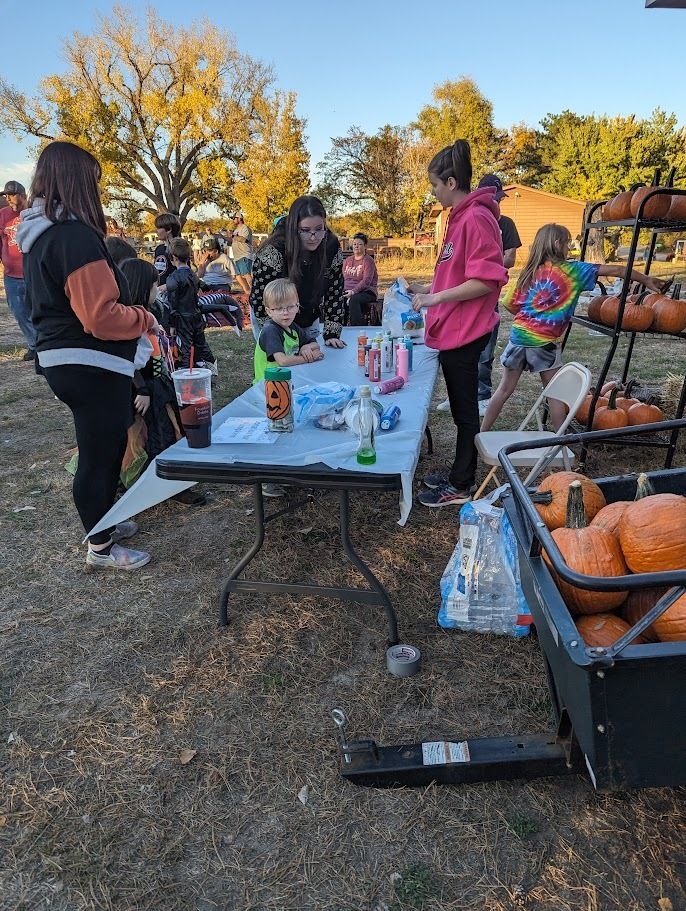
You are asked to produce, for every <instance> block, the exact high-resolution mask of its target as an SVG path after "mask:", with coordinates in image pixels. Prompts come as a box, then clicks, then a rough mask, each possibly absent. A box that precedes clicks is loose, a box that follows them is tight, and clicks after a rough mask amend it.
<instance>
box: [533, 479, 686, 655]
mask: <svg viewBox="0 0 686 911" xmlns="http://www.w3.org/2000/svg"><path fill="white" fill-rule="evenodd" d="M532 499H533V501H534V504H535V505H536V509H537V511H538V513H539V515H540V516H541V518H542V520H543V521H544V522H545V524H546V526H547V527H548V529H549V530H550V532H551V534H552V538H553V540H554V541H555V544H556V545H557V547H558V548H559V550H560V553H561V554H562V557H563V559H564V561H565V563H566V564H567V566H569V567H570V569H573V570H575V571H576V572H578V573H583V574H584V575H588V576H601V577H604V578H607V577H613V576H624V575H627V574H629V573H650V572H662V571H667V570H683V569H686V497H683V496H680V495H679V494H673V493H659V494H656V493H655V492H654V490H653V487H652V485H651V483H650V480H649V479H648V477H647V476H646V475H644V474H641V475H640V476H639V478H638V481H637V485H636V499H635V500H633V501H628V500H626V501H625V500H620V501H616V502H614V503H609V504H608V503H607V502H606V500H605V497H604V495H603V492H602V490H601V489H600V487H598V485H597V484H596V483H595V482H594V481H592V480H591V479H590V478H587V477H585V476H584V475H582V474H579V473H577V472H575V471H561V472H557V473H555V474H551V475H549V476H548V477H547V478H545V480H544V481H543V482H542V483H541V485H540V487H539V488H538V490H537V491H536V493H534V494H532ZM543 557H544V559H545V560H546V562H547V564H548V566H549V568H550V571H551V573H552V575H553V578H554V579H555V582H556V584H557V586H558V588H559V590H560V594H561V595H562V598H563V599H564V602H565V604H566V605H567V607H568V608H569V611H570V613H571V614H572V616H574V618H575V622H576V625H577V629H578V631H579V634H580V636H581V637H582V638H583V640H584V642H586V644H587V645H589V646H605V647H607V646H609V645H612V643H613V642H615V641H616V640H617V639H619V637H620V636H623V635H624V634H625V633H627V632H629V630H630V629H631V627H632V626H634V625H635V624H636V623H637V622H638V620H639V619H640V618H641V617H643V616H644V615H645V614H646V613H647V612H648V611H649V610H650V608H651V607H653V606H654V605H655V604H656V603H657V602H658V600H659V599H660V598H661V597H662V596H663V595H664V594H665V592H666V591H667V589H666V588H645V589H639V590H637V591H632V592H631V593H629V592H628V591H618V592H598V591H586V590H585V589H581V588H576V587H575V586H573V585H569V584H568V583H567V582H564V581H563V580H562V579H561V578H559V576H558V575H557V573H556V572H555V570H554V569H553V567H552V565H551V564H550V561H549V559H548V555H547V554H546V553H545V552H544V553H543ZM615 611H618V613H615ZM658 641H660V642H675V641H686V594H683V595H681V597H680V598H678V599H677V600H676V601H675V602H674V603H673V604H672V605H671V606H670V607H668V608H667V610H666V611H665V613H663V614H662V616H660V617H659V618H658V619H657V620H655V622H654V623H653V624H651V626H649V627H648V628H647V629H646V630H645V632H644V633H643V634H642V635H640V636H637V637H636V638H635V639H634V640H633V643H636V644H637V643H643V642H658Z"/></svg>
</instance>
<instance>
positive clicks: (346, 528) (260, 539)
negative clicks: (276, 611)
mask: <svg viewBox="0 0 686 911" xmlns="http://www.w3.org/2000/svg"><path fill="white" fill-rule="evenodd" d="M339 497H340V532H341V544H342V545H343V550H344V552H345V554H346V556H347V557H348V559H349V560H350V562H351V563H352V564H353V566H354V567H355V568H356V569H357V571H358V572H359V573H360V574H361V575H362V576H363V578H364V579H365V580H366V581H367V582H368V583H369V586H370V587H369V588H368V589H367V588H344V587H343V586H330V585H314V584H310V583H302V582H297V583H296V582H258V581H253V580H250V579H239V578H238V576H240V574H241V573H242V572H243V570H244V569H245V568H246V567H247V565H248V564H249V563H250V561H251V560H253V559H254V557H255V556H256V555H257V554H258V553H259V551H260V549H261V548H262V545H263V544H264V538H265V527H266V525H267V523H268V522H270V521H271V520H272V519H273V518H276V517H277V516H280V515H284V514H285V513H288V512H290V511H291V510H292V507H289V508H287V509H284V510H280V511H279V512H278V513H275V514H274V515H270V516H267V517H265V514H264V501H263V499H262V486H261V484H254V485H253V501H254V504H255V510H254V512H255V523H256V528H255V540H254V542H253V544H252V546H251V547H250V549H249V550H248V551H247V553H245V554H244V555H243V556H242V557H241V559H240V560H239V561H238V563H236V565H235V566H234V567H233V569H232V570H231V572H230V573H229V575H228V577H227V579H226V582H225V583H224V587H223V588H222V592H221V595H220V599H219V626H227V625H228V602H229V595H230V594H231V592H239V591H242V592H249V593H252V594H254V593H256V592H262V593H265V594H278V595H282V594H293V595H315V596H319V597H322V598H338V599H340V600H341V601H356V602H358V603H360V604H370V605H373V606H378V605H381V606H382V607H383V608H384V610H385V612H386V619H387V623H388V640H389V643H388V644H389V645H397V643H398V619H397V617H396V613H395V610H394V608H393V605H392V603H391V599H390V598H389V596H388V593H387V592H386V589H385V588H384V587H383V585H382V584H381V583H380V582H379V580H378V579H377V578H376V576H375V575H374V573H373V572H372V571H371V569H369V567H368V566H367V565H366V563H364V562H363V560H362V559H361V557H360V556H359V555H358V554H357V553H356V552H355V549H354V548H353V545H352V542H351V540H350V504H349V499H348V491H347V490H341V491H339Z"/></svg>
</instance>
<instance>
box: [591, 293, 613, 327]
mask: <svg viewBox="0 0 686 911" xmlns="http://www.w3.org/2000/svg"><path fill="white" fill-rule="evenodd" d="M607 299H608V297H607V295H606V294H599V295H598V296H597V297H592V298H591V300H590V301H589V304H588V307H587V308H586V314H587V316H588V318H589V319H592V320H593V322H594V323H599V322H600V308H601V307H602V306H603V304H604V302H605V301H606V300H607Z"/></svg>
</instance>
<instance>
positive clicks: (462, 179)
mask: <svg viewBox="0 0 686 911" xmlns="http://www.w3.org/2000/svg"><path fill="white" fill-rule="evenodd" d="M429 171H430V172H431V173H432V174H435V175H436V177H438V179H439V180H441V181H442V182H443V183H445V182H446V181H447V180H448V178H449V177H453V178H454V179H455V182H456V183H457V189H458V190H462V191H463V192H464V193H469V192H470V191H471V189H472V153H471V150H470V148H469V143H468V142H467V140H466V139H457V140H456V141H455V142H454V143H453V144H452V145H451V146H446V147H445V148H444V149H441V151H440V152H438V154H436V155H434V157H433V158H432V159H431V161H430V162H429Z"/></svg>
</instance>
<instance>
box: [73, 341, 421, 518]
mask: <svg viewBox="0 0 686 911" xmlns="http://www.w3.org/2000/svg"><path fill="white" fill-rule="evenodd" d="M359 332H360V330H359V329H355V328H348V329H344V330H343V338H344V340H345V341H346V342H347V343H348V347H347V348H341V349H337V348H323V350H324V359H323V360H321V361H318V362H317V363H315V364H307V365H303V366H301V367H293V368H291V369H292V372H293V385H294V388H295V389H298V388H300V387H302V386H304V385H307V384H311V383H321V382H328V381H331V380H336V381H337V382H340V383H347V384H349V385H351V386H361V385H363V384H364V383H368V380H367V379H366V378H365V376H364V372H363V370H362V368H360V367H358V365H357V336H358V335H359ZM320 344H322V345H323V343H322V341H321V340H320ZM413 362H414V363H413V367H414V369H413V371H412V373H411V374H410V381H409V383H407V384H406V385H405V386H404V387H403V389H401V390H400V391H399V392H394V393H393V394H391V395H385V396H379V395H375V398H377V399H378V400H379V401H381V402H382V403H383V404H384V406H388V405H392V404H395V405H398V406H399V408H400V410H401V412H402V413H401V416H400V420H399V421H398V423H397V424H396V426H395V429H394V430H392V431H389V432H386V433H384V432H379V433H378V434H377V435H376V463H375V464H374V465H365V466H362V465H359V464H358V463H357V459H356V453H357V446H358V441H357V437H356V435H354V434H353V433H352V432H351V431H349V430H347V429H343V430H320V429H319V428H318V427H315V426H314V425H313V424H305V425H303V426H296V428H295V430H294V431H293V433H281V434H279V435H278V439H277V440H276V442H275V443H272V444H268V445H256V444H251V443H240V444H223V443H213V444H212V445H211V446H209V447H207V448H205V449H191V448H190V447H189V446H188V444H187V442H186V440H185V439H184V440H179V442H178V443H175V444H174V445H173V446H171V447H170V448H169V449H167V450H166V451H165V452H164V453H163V455H164V459H165V461H170V460H173V459H174V458H178V459H179V461H183V462H192V461H197V462H205V463H207V462H212V463H216V464H218V465H221V464H226V465H230V464H233V463H235V462H243V463H252V464H256V465H312V464H315V463H318V462H323V463H324V464H325V465H328V466H329V467H330V468H342V469H348V470H350V471H364V472H371V473H376V474H399V475H400V478H401V481H402V492H401V495H400V524H401V525H404V524H405V522H406V521H407V517H408V516H409V514H410V510H411V508H412V479H413V477H414V472H415V468H416V467H417V461H418V459H419V453H420V449H421V445H422V438H423V436H424V429H425V427H426V423H427V419H428V414H429V405H430V402H431V394H432V391H433V386H434V382H435V380H436V372H437V370H438V356H437V352H436V351H434V350H432V349H431V348H427V347H426V346H425V345H423V344H421V345H415V346H414V351H413ZM383 378H384V379H385V378H386V377H383ZM264 415H265V402H264V385H263V384H262V383H259V384H257V385H255V386H252V387H251V388H250V389H248V390H246V392H244V393H243V394H242V395H241V396H239V397H238V398H236V399H234V400H233V402H230V403H229V404H228V405H226V406H225V407H224V408H222V409H221V410H220V411H219V412H218V413H217V414H215V416H214V417H213V419H212V426H213V428H217V427H219V426H220V425H221V424H222V423H223V422H224V421H225V420H226V419H227V418H228V417H262V416H264ZM193 483H194V482H183V481H165V480H163V479H162V478H158V477H157V475H156V473H155V463H154V462H153V463H152V464H150V465H149V466H148V468H147V470H146V471H145V473H144V474H143V475H142V476H141V477H140V478H139V479H138V481H137V482H136V484H134V486H133V487H131V489H130V490H128V491H127V492H126V493H125V494H124V496H123V497H121V499H120V500H118V501H117V502H116V503H115V504H114V506H113V507H112V509H111V510H110V511H109V512H108V513H107V514H106V515H105V516H103V518H102V519H101V520H100V521H99V522H98V524H97V525H96V526H95V527H94V528H93V529H91V531H90V534H95V533H96V532H98V531H100V530H102V529H104V528H108V527H110V526H112V525H115V524H116V523H117V522H123V521H124V520H125V519H129V518H131V516H135V515H137V514H138V513H139V512H143V510H145V509H149V508H150V507H151V506H156V505H157V504H158V503H161V502H162V501H163V500H166V499H168V498H169V497H171V496H174V494H176V493H179V492H181V491H183V490H187V489H188V488H189V487H192V486H193Z"/></svg>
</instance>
